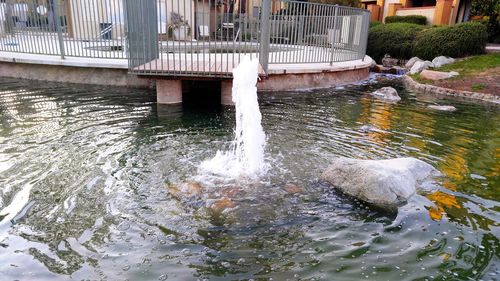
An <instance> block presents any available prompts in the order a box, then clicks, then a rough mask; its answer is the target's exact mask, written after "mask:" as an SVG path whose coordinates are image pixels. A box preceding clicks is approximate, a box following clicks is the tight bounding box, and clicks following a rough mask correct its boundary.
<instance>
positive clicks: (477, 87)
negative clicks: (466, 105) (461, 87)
mask: <svg viewBox="0 0 500 281" xmlns="http://www.w3.org/2000/svg"><path fill="white" fill-rule="evenodd" d="M471 88H472V90H476V91H477V90H484V88H486V85H484V84H483V83H476V84H472V87H471Z"/></svg>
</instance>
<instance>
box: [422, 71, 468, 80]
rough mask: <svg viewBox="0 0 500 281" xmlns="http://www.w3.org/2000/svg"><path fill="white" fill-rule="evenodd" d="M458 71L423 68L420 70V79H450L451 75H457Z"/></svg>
mask: <svg viewBox="0 0 500 281" xmlns="http://www.w3.org/2000/svg"><path fill="white" fill-rule="evenodd" d="M458 74H459V73H458V72H455V71H450V72H443V71H435V70H428V69H426V70H424V71H422V72H420V78H422V79H427V80H434V81H436V80H444V79H450V78H452V77H455V76H458Z"/></svg>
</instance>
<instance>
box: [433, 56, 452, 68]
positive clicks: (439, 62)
mask: <svg viewBox="0 0 500 281" xmlns="http://www.w3.org/2000/svg"><path fill="white" fill-rule="evenodd" d="M454 62H455V59H453V58H450V57H445V56H439V57H435V58H434V59H433V60H432V63H433V64H434V67H441V66H443V65H446V64H450V63H454Z"/></svg>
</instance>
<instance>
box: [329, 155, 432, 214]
mask: <svg viewBox="0 0 500 281" xmlns="http://www.w3.org/2000/svg"><path fill="white" fill-rule="evenodd" d="M438 175H440V173H439V172H438V171H437V170H436V169H435V168H434V167H432V166H431V165H429V164H427V163H425V162H424V161H421V160H418V159H415V158H396V159H388V160H359V159H351V158H336V159H334V161H333V163H332V164H331V165H330V166H329V167H328V168H327V169H326V171H324V172H323V174H322V175H321V178H322V179H323V180H325V181H327V182H329V183H330V184H332V185H333V186H334V187H335V188H338V189H339V190H340V191H342V192H344V193H346V194H348V195H350V196H353V197H356V198H358V199H360V200H362V201H364V202H367V203H370V204H373V205H375V206H378V207H380V208H383V209H390V210H393V209H396V208H397V207H398V206H400V205H402V204H403V203H405V202H406V201H407V200H408V198H410V197H411V196H412V195H413V194H415V191H416V189H417V187H419V186H420V185H421V184H422V182H423V181H425V180H427V179H429V178H431V177H433V176H438Z"/></svg>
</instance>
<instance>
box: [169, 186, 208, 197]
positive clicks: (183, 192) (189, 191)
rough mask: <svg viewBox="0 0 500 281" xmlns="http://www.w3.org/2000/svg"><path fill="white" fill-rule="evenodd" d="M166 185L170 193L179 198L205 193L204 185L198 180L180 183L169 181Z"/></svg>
mask: <svg viewBox="0 0 500 281" xmlns="http://www.w3.org/2000/svg"><path fill="white" fill-rule="evenodd" d="M166 187H167V188H168V190H169V191H170V194H171V195H172V196H173V197H174V198H176V199H178V200H181V199H185V198H189V197H195V196H199V195H201V194H202V193H203V187H202V186H201V184H199V183H197V182H184V183H181V184H178V185H177V184H172V183H168V184H166Z"/></svg>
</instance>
